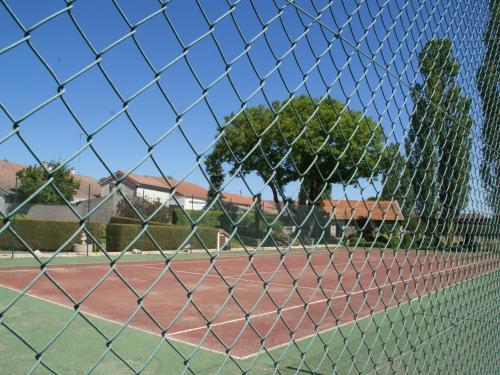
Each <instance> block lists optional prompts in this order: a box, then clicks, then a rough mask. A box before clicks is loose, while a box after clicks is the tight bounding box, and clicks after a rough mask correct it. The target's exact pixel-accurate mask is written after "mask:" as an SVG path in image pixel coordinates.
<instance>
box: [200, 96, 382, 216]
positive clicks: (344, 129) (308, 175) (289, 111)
mask: <svg viewBox="0 0 500 375" xmlns="http://www.w3.org/2000/svg"><path fill="white" fill-rule="evenodd" d="M225 121H226V125H225V126H224V128H223V129H222V131H221V132H220V133H219V134H218V135H217V137H218V140H217V142H216V144H215V145H214V148H213V150H212V153H211V154H210V155H209V156H208V157H207V159H206V162H205V164H206V170H207V173H208V175H209V177H210V182H211V184H212V188H211V193H210V195H211V196H212V197H213V196H214V195H215V194H216V192H217V190H219V189H220V187H221V185H222V183H223V181H224V178H225V172H224V171H225V168H224V165H227V166H229V168H226V169H228V170H229V174H231V175H232V174H235V173H239V174H240V176H245V175H247V174H249V173H256V174H257V175H259V176H260V177H261V178H262V180H263V181H264V182H265V183H266V184H268V185H269V187H270V188H271V190H272V192H273V197H274V201H275V203H276V204H277V206H278V207H280V201H283V200H285V199H288V197H286V196H285V195H284V193H283V191H284V188H285V186H286V185H287V184H288V183H290V182H292V181H299V182H301V190H300V194H299V201H300V203H303V204H309V205H315V204H319V202H320V201H321V200H322V199H323V198H324V197H325V196H328V197H329V196H330V191H331V184H332V183H337V182H344V183H353V182H355V181H357V180H358V179H359V178H363V177H371V176H374V175H377V174H378V173H379V172H380V167H379V159H380V156H381V153H382V150H383V145H384V140H385V138H384V134H383V131H382V129H381V127H380V126H379V125H378V124H376V123H375V122H374V121H373V119H371V118H370V117H368V116H365V115H363V114H362V113H361V112H359V111H354V110H352V109H350V108H349V107H347V106H346V104H343V103H341V102H339V101H337V100H335V99H333V98H331V97H327V98H324V99H323V100H322V101H320V100H318V99H311V98H310V97H308V96H299V97H296V98H293V99H291V100H279V101H275V102H273V103H272V106H271V108H269V107H265V106H263V105H260V106H256V107H251V108H248V109H246V110H245V111H243V112H241V113H239V114H235V113H231V114H230V115H229V116H227V117H226V118H225Z"/></svg>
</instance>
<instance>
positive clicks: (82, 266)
mask: <svg viewBox="0 0 500 375" xmlns="http://www.w3.org/2000/svg"><path fill="white" fill-rule="evenodd" d="M400 251H403V250H400ZM361 252H362V250H358V251H355V252H352V254H353V258H352V259H354V256H355V255H360V256H361V257H362V258H360V260H362V259H367V260H370V255H369V254H368V256H364V257H363V253H361ZM329 254H330V253H329V252H326V251H323V252H317V253H312V256H313V257H314V256H316V257H317V256H320V255H329ZM333 254H334V255H333V256H334V257H335V256H336V254H349V252H348V251H345V250H342V251H337V253H335V252H334V253H333ZM384 254H385V253H382V257H380V258H378V259H376V260H371V261H380V260H382V259H383V260H389V259H390V258H389V259H387V258H384ZM397 254H400V253H399V252H398V253H397ZM401 254H404V253H401ZM146 255H147V254H146ZM285 256H286V257H287V258H290V257H295V256H302V257H303V256H306V253H302V252H297V251H295V252H292V253H285ZM337 256H338V255H337ZM248 257H249V256H248V255H222V256H218V257H217V260H216V263H221V262H227V261H232V262H234V261H238V260H244V261H245V262H248ZM270 257H271V258H276V259H280V254H264V255H259V254H257V255H255V256H254V257H253V259H259V258H270ZM391 257H392V259H394V258H396V257H397V255H396V257H393V256H392V255H391ZM122 259H123V260H121V261H118V263H116V264H117V265H118V266H120V267H134V266H137V264H134V263H142V264H144V263H165V259H156V260H126V257H125V258H122ZM207 262H208V263H210V258H192V259H185V260H181V259H179V260H177V259H172V260H171V264H172V265H175V264H196V263H207ZM59 266H61V267H57V266H55V265H54V267H51V266H49V267H47V270H54V271H60V270H63V271H66V270H69V269H77V270H82V269H94V268H96V269H99V268H109V264H107V263H68V264H60V265H59ZM11 267H18V268H16V269H6V270H3V269H2V268H11ZM34 271H40V267H39V266H37V265H32V266H25V265H23V266H0V272H34Z"/></svg>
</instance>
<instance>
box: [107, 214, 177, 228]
mask: <svg viewBox="0 0 500 375" xmlns="http://www.w3.org/2000/svg"><path fill="white" fill-rule="evenodd" d="M109 222H110V223H112V224H134V225H141V224H142V222H141V221H140V220H139V219H135V218H132V217H125V216H112V217H111V219H110V221H109ZM149 225H163V226H170V225H173V224H170V223H160V222H158V221H150V222H149Z"/></svg>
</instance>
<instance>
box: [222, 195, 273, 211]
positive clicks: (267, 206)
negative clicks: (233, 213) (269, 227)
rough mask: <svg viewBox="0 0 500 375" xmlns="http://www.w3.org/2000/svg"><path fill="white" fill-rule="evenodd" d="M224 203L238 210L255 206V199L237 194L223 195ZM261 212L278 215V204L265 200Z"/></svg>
mask: <svg viewBox="0 0 500 375" xmlns="http://www.w3.org/2000/svg"><path fill="white" fill-rule="evenodd" d="M222 201H223V202H225V203H229V204H232V205H235V206H236V207H238V208H245V207H249V206H251V205H252V204H253V197H252V196H248V195H241V194H235V193H222ZM261 210H262V211H264V212H267V213H269V214H276V213H278V210H277V209H276V204H275V203H274V201H272V200H266V199H263V200H262V202H261Z"/></svg>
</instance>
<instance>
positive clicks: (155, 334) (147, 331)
mask: <svg viewBox="0 0 500 375" xmlns="http://www.w3.org/2000/svg"><path fill="white" fill-rule="evenodd" d="M491 260H492V259H486V260H483V261H481V262H479V263H484V262H487V261H491ZM494 260H496V259H494ZM477 264H478V263H473V264H466V265H463V266H460V267H457V268H455V269H458V268H463V267H467V266H475V265H477ZM451 270H452V269H447V270H442V271H438V272H435V273H433V274H436V273H442V272H446V271H451ZM453 270H454V269H453ZM495 271H497V269H495V270H492V271H490V272H486V273H484V274H481V275H478V276H476V277H472V278H470V279H467V280H463V281H460V282H458V283H455V284H453V285H448V286H446V287H444V288H441V289H437V290H434V291H432V292H430V293H426V294H423V295H421V296H418V297H417V298H421V297H423V296H427V295H429V294H432V293H434V292H438V291H440V290H443V289H447V288H449V287H453V286H456V285H459V284H462V283H464V282H467V281H471V280H474V279H476V278H479V277H483V276H486V275H488V274H490V273H492V272H495ZM433 274H427V275H422V276H421V277H426V276H431V275H433ZM415 279H416V278H415ZM415 279H412V280H415ZM389 285H391V284H389ZM0 287H2V288H6V289H9V290H12V291H14V292H20V291H21V290H19V289H16V288H12V287H10V286H6V285H2V284H0ZM383 287H385V285H384V286H382V288H383ZM24 295H27V296H29V297H32V298H35V299H37V300H39V301H43V302H47V303H51V304H54V305H56V306H59V307H62V308H65V309H67V310H71V311H73V312H74V311H75V310H74V308H73V307H72V306H67V305H64V304H62V303H60V302H56V301H54V300H50V299H47V298H44V297H40V296H37V295H35V294H32V293H29V292H25V293H24ZM339 297H341V296H339ZM343 297H345V295H344V296H343ZM335 298H337V297H335ZM332 299H333V298H332ZM415 299H416V298H415ZM415 299H413V300H415ZM413 300H412V299H408V301H405V302H404V304H407V303H409V302H411V301H413ZM301 306H303V305H301ZM398 306H400V305H397V304H396V305H394V306H391V307H390V308H389V309H393V308H396V307H398ZM382 311H384V310H383V309H382V310H379V311H376V312H375V314H377V313H381V312H382ZM80 313H81V314H85V315H86V316H90V317H93V318H96V319H100V320H102V321H105V322H109V323H113V324H117V325H119V326H123V324H124V322H121V321H118V320H113V319H109V318H106V317H103V316H101V315H97V314H94V313H91V312H87V311H84V310H83V309H80ZM369 316H371V315H370V314H369V315H367V316H365V317H363V318H361V319H358V320H362V319H366V318H368V317H369ZM252 317H255V316H252ZM252 317H251V318H252ZM354 321H355V320H354V319H353V320H351V321H348V322H345V323H342V324H339V325H334V326H333V327H330V328H327V329H324V330H321V331H318V332H315V333H313V334H311V335H306V336H304V337H301V338H298V339H295V341H302V340H306V339H308V338H310V337H312V336H315V335H317V334H321V333H324V332H328V331H331V330H333V329H336V328H338V327H341V326H344V325H347V324H350V323H352V322H354ZM223 323H225V322H221V323H217V324H213V325H212V326H214V325H220V324H223ZM127 328H130V329H133V330H135V331H139V332H143V333H146V334H148V335H153V336H156V337H161V335H160V334H158V333H155V332H153V331H150V330H148V329H144V328H140V327H136V326H134V325H131V324H129V325H127ZM203 328H207V326H206V325H205V326H204V327H203ZM180 333H181V331H178V332H174V333H172V334H167V335H166V336H165V338H167V339H171V340H173V341H176V342H180V343H183V344H186V345H188V346H191V347H193V348H200V347H201V348H202V349H203V350H206V351H209V352H212V353H216V354H221V355H227V353H226V352H225V351H221V350H216V349H212V348H209V347H207V346H203V345H202V346H200V345H199V344H195V343H192V342H189V341H185V340H183V339H180V338H176V337H170V336H171V335H177V334H180ZM287 344H288V343H283V344H279V345H275V346H273V347H270V348H268V350H273V349H277V348H279V347H283V346H285V345H287ZM259 353H260V351H259V352H255V353H252V354H249V355H246V356H236V355H233V354H231V357H232V358H235V359H238V360H245V359H248V358H251V357H253V356H255V355H257V354H259Z"/></svg>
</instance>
